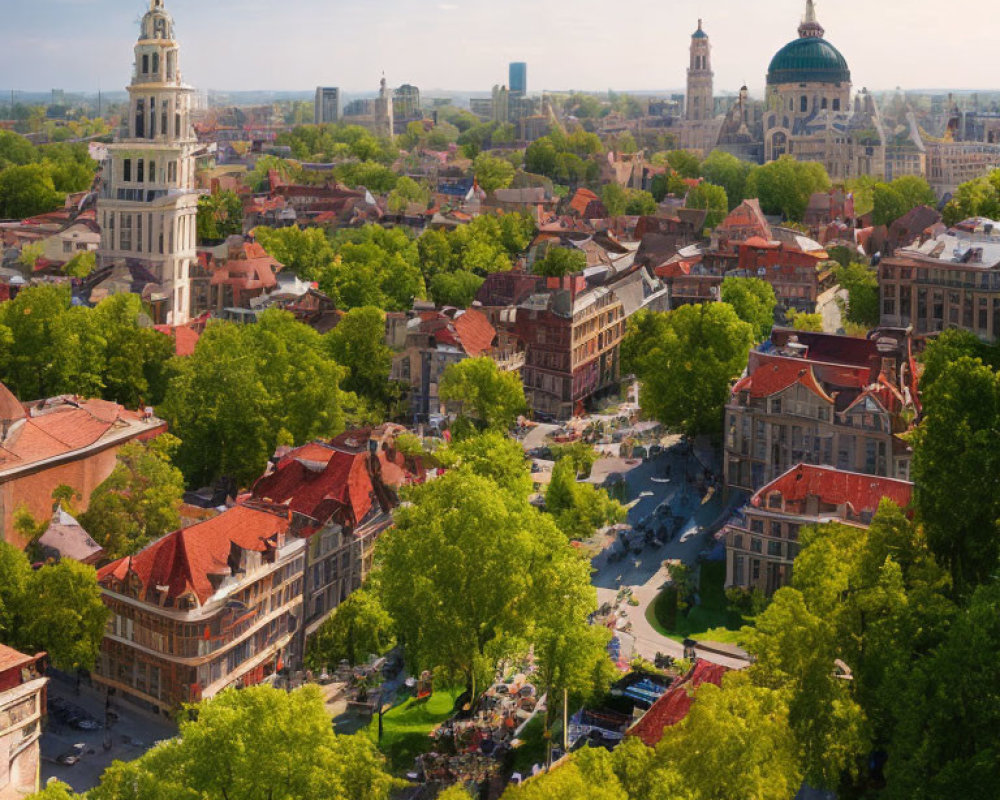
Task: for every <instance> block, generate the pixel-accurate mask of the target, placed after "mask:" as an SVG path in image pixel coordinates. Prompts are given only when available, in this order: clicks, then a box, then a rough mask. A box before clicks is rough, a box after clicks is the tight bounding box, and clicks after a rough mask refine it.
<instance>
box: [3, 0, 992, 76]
mask: <svg viewBox="0 0 1000 800" xmlns="http://www.w3.org/2000/svg"><path fill="white" fill-rule="evenodd" d="M147 7H148V0H0V12H2V18H3V22H4V24H3V25H2V26H0V87H5V86H10V85H13V86H15V87H16V88H20V89H28V90H47V89H50V88H53V87H56V88H64V89H67V90H88V91H90V90H96V89H97V88H98V87H100V88H102V89H105V90H108V89H111V90H115V89H122V88H124V86H125V84H126V83H127V81H128V79H129V69H130V65H131V63H132V51H131V48H132V45H133V43H134V41H135V39H136V37H137V33H138V27H137V24H138V21H139V18H140V17H141V15H142V14H143V13H144V11H145V10H146V8H147ZM804 7H805V0H631V2H608V0H377V1H374V2H373V0H167V8H168V10H169V11H170V12H171V13H172V14H173V16H174V21H175V24H176V30H177V36H178V39H179V40H180V42H181V46H182V56H181V57H182V62H181V63H182V70H183V72H184V77H185V80H186V81H187V82H188V83H191V84H193V85H195V86H197V87H198V88H202V89H234V90H235V89H286V90H304V89H311V88H314V87H315V86H316V85H318V84H323V85H333V86H341V87H343V88H344V89H345V90H348V91H357V90H368V89H372V90H374V89H375V88H377V86H378V81H379V78H380V76H381V73H382V71H383V70H384V71H385V73H386V77H387V78H388V80H389V83H390V84H391V85H398V84H401V83H414V84H416V85H418V86H420V87H421V88H423V89H425V90H426V89H434V88H446V89H460V90H474V91H483V90H489V88H490V87H491V86H492V85H493V84H494V83H506V82H507V63H508V62H509V61H527V62H528V88H529V91H537V90H540V89H546V88H547V89H571V88H572V89H589V90H600V89H607V88H609V87H610V88H614V89H619V90H626V89H637V90H638V89H645V90H659V89H678V88H680V87H682V86H683V85H684V80H685V77H684V76H685V69H686V67H687V48H688V44H689V42H690V35H691V33H692V32H693V31H694V29H695V27H696V26H697V20H698V18H699V17H703V18H704V20H705V30H706V31H707V32H708V33H709V35H710V36H711V37H712V45H713V61H714V68H715V76H716V79H715V86H716V91H717V92H718V93H722V92H723V91H725V90H736V89H738V88H739V86H740V85H741V84H742V83H744V82H746V83H747V84H748V85H749V87H750V90H751V92H752V93H754V94H759V93H760V92H761V91H762V90H763V85H764V74H765V73H766V71H767V65H768V62H769V61H770V59H771V56H772V55H773V54H774V53H775V52H776V51H777V50H778V48H780V47H781V46H782V45H784V44H785V43H786V42H788V41H789V40H791V39H793V38H795V36H796V35H797V34H796V28H797V26H798V22H799V20H800V18H801V16H802V13H803V9H804ZM817 10H818V16H819V19H820V22H822V24H823V25H824V27H825V28H826V31H827V38H828V39H829V40H830V41H831V42H832V43H833V44H835V45H836V46H837V47H838V48H839V49H840V51H841V52H842V53H843V54H844V56H845V57H846V58H847V61H848V63H849V64H850V67H851V71H852V75H853V79H854V84H855V86H856V87H857V88H860V87H861V86H867V87H868V88H870V89H890V88H894V87H895V86H897V85H901V86H903V87H904V88H930V87H948V88H969V89H987V88H1000V66H998V62H997V60H996V52H997V45H998V43H1000V14H997V13H996V5H995V3H994V2H989V1H988V0H966V2H965V3H963V4H962V6H961V14H959V15H957V16H956V15H954V14H952V13H950V12H949V11H948V7H947V6H945V5H943V4H942V3H941V2H940V0H909V1H908V2H904V0H826V1H825V2H822V1H821V2H819V3H818V4H817Z"/></svg>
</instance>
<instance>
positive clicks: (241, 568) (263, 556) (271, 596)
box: [93, 503, 307, 714]
mask: <svg viewBox="0 0 1000 800" xmlns="http://www.w3.org/2000/svg"><path fill="white" fill-rule="evenodd" d="M306 544H307V542H306V540H305V539H302V538H298V537H296V536H294V535H292V521H291V512H290V511H288V510H287V509H284V508H273V507H269V506H265V505H262V504H249V503H247V504H242V505H237V506H234V507H233V508H230V509H228V510H227V511H224V512H223V513H222V514H219V515H218V516H216V517H213V518H211V519H208V520H206V521H204V522H199V523H198V524H196V525H192V526H190V527H188V528H182V529H181V530H178V531H174V532H173V533H169V534H167V535H166V536H163V537H162V538H160V539H158V540H157V541H155V542H153V543H152V544H150V545H149V546H148V547H146V548H144V549H143V550H141V551H140V552H138V553H136V554H135V555H134V556H127V557H125V558H120V559H118V560H117V561H113V562H112V563H110V564H108V565H107V566H105V567H103V568H102V569H101V570H99V571H98V573H97V580H98V583H99V584H100V587H101V590H102V594H103V599H104V602H105V604H106V605H107V606H108V608H109V609H110V610H111V618H110V619H109V620H108V626H107V630H106V632H105V635H104V640H103V641H102V643H101V654H100V657H99V659H98V663H97V666H96V668H95V670H94V674H93V678H94V681H95V683H97V684H98V685H100V686H103V687H105V688H107V689H109V690H115V691H117V692H119V693H120V694H122V695H124V696H126V697H127V698H128V699H129V700H130V701H132V702H136V703H138V704H140V705H144V706H146V707H149V708H152V709H154V710H156V711H162V712H163V713H165V714H168V713H170V712H171V711H172V710H173V709H174V708H176V707H177V706H178V705H180V704H181V703H186V702H195V701H198V700H201V699H202V698H208V697H212V696H214V695H216V694H217V693H218V692H220V691H222V690H223V689H225V688H226V687H228V686H246V685H251V684H255V683H260V682H261V681H263V680H264V679H265V678H266V677H268V676H269V675H271V674H273V673H274V672H276V671H277V670H279V669H281V668H282V666H283V659H284V657H285V656H286V651H287V650H288V648H289V645H290V644H291V643H292V639H293V636H294V634H295V631H296V630H298V627H299V625H300V624H301V618H302V573H303V569H304V566H305V550H306Z"/></svg>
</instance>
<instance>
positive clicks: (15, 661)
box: [0, 644, 36, 672]
mask: <svg viewBox="0 0 1000 800" xmlns="http://www.w3.org/2000/svg"><path fill="white" fill-rule="evenodd" d="M35 658H36V656H28V655H25V654H24V653H21V652H19V651H18V650H15V649H14V648H13V647H7V645H5V644H0V672H7V670H11V669H17V668H19V667H23V666H24V665H25V664H30V663H31V662H32V661H34V660H35Z"/></svg>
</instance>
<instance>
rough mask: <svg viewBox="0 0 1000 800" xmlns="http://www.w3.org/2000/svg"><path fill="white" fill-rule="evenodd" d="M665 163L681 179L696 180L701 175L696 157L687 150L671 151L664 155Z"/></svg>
mask: <svg viewBox="0 0 1000 800" xmlns="http://www.w3.org/2000/svg"><path fill="white" fill-rule="evenodd" d="M666 159H667V163H668V164H669V165H670V167H671V168H672V169H673V170H674V172H676V173H677V174H678V175H680V176H681V177H682V178H697V177H698V175H699V174H700V173H701V164H700V163H699V161H698V157H697V156H696V155H695V154H694V153H691V152H689V151H687V150H671V151H670V152H668V153H667V154H666Z"/></svg>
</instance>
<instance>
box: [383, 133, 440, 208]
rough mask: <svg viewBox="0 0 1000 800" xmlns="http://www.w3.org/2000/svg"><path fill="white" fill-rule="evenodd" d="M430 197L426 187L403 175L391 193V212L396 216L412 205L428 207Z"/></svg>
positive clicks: (388, 201) (389, 203)
mask: <svg viewBox="0 0 1000 800" xmlns="http://www.w3.org/2000/svg"><path fill="white" fill-rule="evenodd" d="M411 124H418V123H411ZM430 197H431V195H430V192H429V191H428V190H427V187H426V186H422V185H421V184H419V183H417V182H416V181H415V180H413V178H409V177H407V176H405V175H403V176H402V177H400V179H399V180H398V181H396V188H395V189H393V190H392V191H391V192H389V197H388V200H387V204H388V207H389V210H390V211H392V212H393V213H394V214H402V213H403V212H404V211H406V209H407V207H408V206H409V205H410V204H411V203H416V204H418V205H423V206H424V207H426V206H427V203H428V201H429V200H430Z"/></svg>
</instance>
